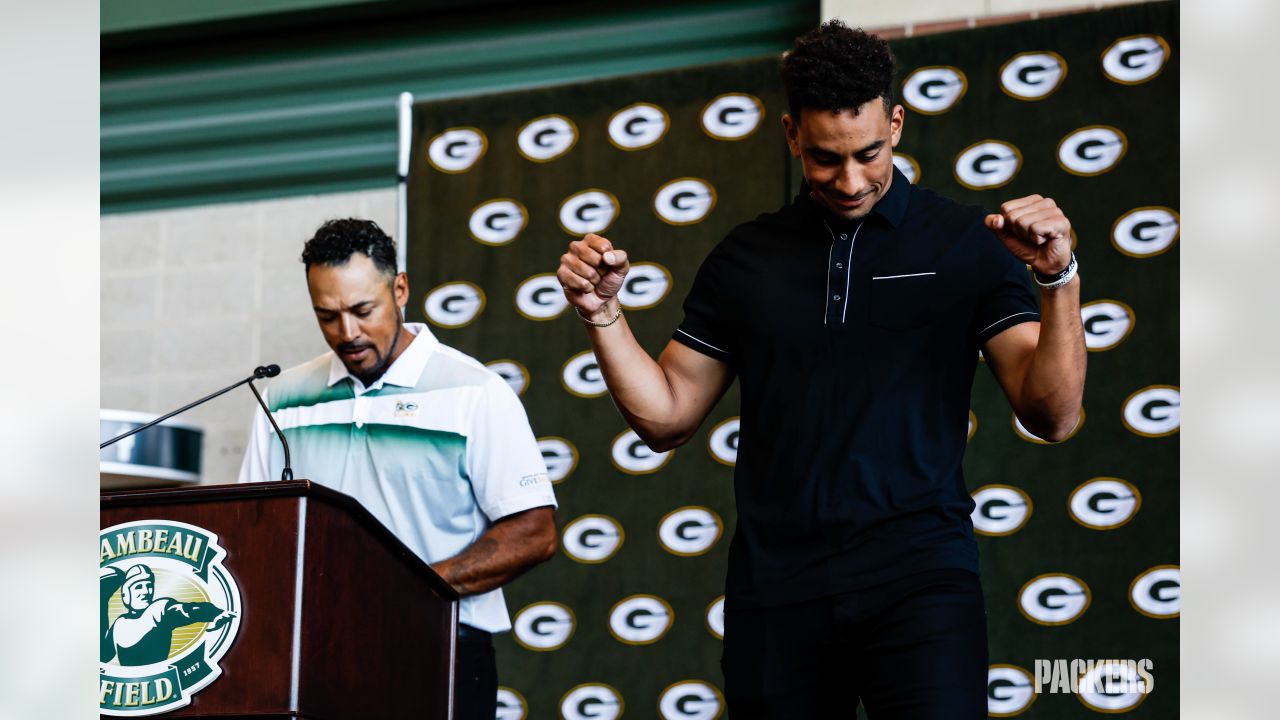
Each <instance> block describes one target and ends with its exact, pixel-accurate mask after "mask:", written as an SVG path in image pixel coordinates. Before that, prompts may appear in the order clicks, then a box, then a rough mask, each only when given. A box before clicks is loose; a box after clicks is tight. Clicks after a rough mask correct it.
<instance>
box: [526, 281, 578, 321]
mask: <svg viewBox="0 0 1280 720" xmlns="http://www.w3.org/2000/svg"><path fill="white" fill-rule="evenodd" d="M515 304H516V312H518V313H520V314H521V315H523V316H524V317H526V318H528V319H529V320H554V319H555V318H558V317H560V315H561V314H563V313H564V311H565V310H567V309H569V301H568V300H567V299H566V298H565V296H564V289H563V288H561V287H560V281H559V280H558V279H557V278H556V276H555V273H540V274H538V275H534V276H532V277H528V278H525V279H524V280H523V281H522V282H521V283H520V284H519V285H517V286H516V297H515Z"/></svg>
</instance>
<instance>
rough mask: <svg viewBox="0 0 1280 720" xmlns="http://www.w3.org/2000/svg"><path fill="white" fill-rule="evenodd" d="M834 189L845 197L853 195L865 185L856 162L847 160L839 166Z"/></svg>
mask: <svg viewBox="0 0 1280 720" xmlns="http://www.w3.org/2000/svg"><path fill="white" fill-rule="evenodd" d="M835 186H836V190H838V191H839V192H840V193H841V194H842V195H845V196H846V197H854V196H856V195H857V194H858V193H860V192H862V191H863V189H864V188H865V187H866V183H864V182H863V179H862V173H861V172H860V171H859V169H858V164H857V163H855V162H854V161H852V160H849V161H847V162H845V163H844V165H842V166H841V167H840V173H839V174H838V175H836V182H835Z"/></svg>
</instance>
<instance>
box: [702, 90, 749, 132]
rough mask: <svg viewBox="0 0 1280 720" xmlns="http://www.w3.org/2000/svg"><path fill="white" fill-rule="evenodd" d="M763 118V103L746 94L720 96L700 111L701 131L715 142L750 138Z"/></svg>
mask: <svg viewBox="0 0 1280 720" xmlns="http://www.w3.org/2000/svg"><path fill="white" fill-rule="evenodd" d="M763 118H764V103H762V102H760V98H758V97H755V96H754V95H747V94H746V93H729V94H726V95H720V96H718V97H716V98H715V99H713V100H712V101H711V102H709V103H707V106H706V107H704V108H703V109H702V131H703V132H705V133H706V134H707V135H709V136H711V137H713V138H715V139H716V140H744V139H746V138H749V137H751V135H752V134H754V133H755V131H756V129H757V128H759V127H760V121H761V120H762V119H763Z"/></svg>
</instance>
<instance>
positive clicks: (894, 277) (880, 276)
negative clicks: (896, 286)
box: [871, 272, 938, 280]
mask: <svg viewBox="0 0 1280 720" xmlns="http://www.w3.org/2000/svg"><path fill="white" fill-rule="evenodd" d="M937 274H938V273H936V272H927V273H911V274H910V275H878V276H876V277H873V278H871V279H872V280H895V279H897V278H904V277H924V276H925V275H937Z"/></svg>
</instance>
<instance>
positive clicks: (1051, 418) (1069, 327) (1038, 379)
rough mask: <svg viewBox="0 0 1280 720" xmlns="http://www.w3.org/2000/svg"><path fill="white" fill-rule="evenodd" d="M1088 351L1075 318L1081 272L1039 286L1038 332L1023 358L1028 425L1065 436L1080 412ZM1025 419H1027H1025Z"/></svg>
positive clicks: (1052, 437) (1037, 430)
mask: <svg viewBox="0 0 1280 720" xmlns="http://www.w3.org/2000/svg"><path fill="white" fill-rule="evenodd" d="M1087 355H1088V353H1087V351H1086V350H1085V343H1084V326H1083V325H1082V323H1081V321H1080V278H1079V277H1078V276H1077V277H1076V278H1075V279H1074V280H1072V281H1071V282H1069V283H1067V284H1066V285H1063V286H1062V287H1060V288H1054V289H1052V290H1046V289H1041V290H1040V337H1039V340H1038V342H1037V343H1036V349H1035V352H1034V353H1032V355H1031V359H1030V361H1029V362H1028V364H1027V370H1026V374H1025V375H1024V379H1023V386H1022V393H1021V396H1022V398H1023V400H1024V404H1025V407H1023V408H1019V417H1020V418H1022V421H1023V423H1024V424H1027V426H1028V427H1027V429H1029V430H1031V431H1032V432H1034V433H1036V434H1037V435H1039V436H1040V437H1043V438H1045V439H1047V440H1061V439H1064V438H1065V437H1066V436H1067V435H1068V434H1070V432H1071V430H1072V429H1074V428H1075V425H1076V423H1077V422H1078V421H1079V418H1080V405H1081V400H1082V398H1083V396H1084V377H1085V366H1086V364H1087ZM1028 423H1029V424H1028Z"/></svg>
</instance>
